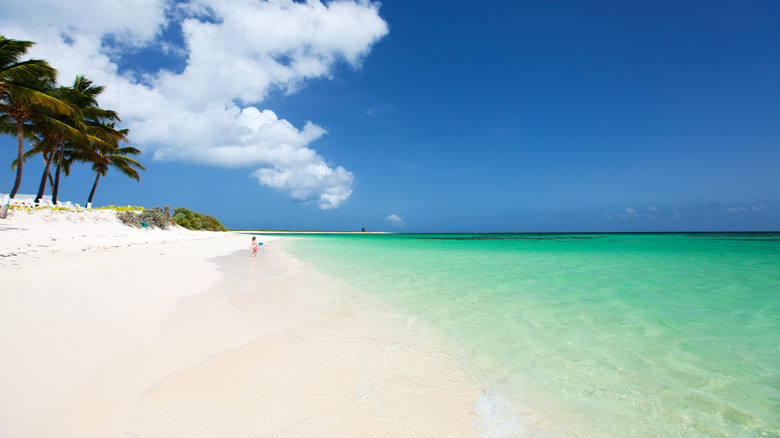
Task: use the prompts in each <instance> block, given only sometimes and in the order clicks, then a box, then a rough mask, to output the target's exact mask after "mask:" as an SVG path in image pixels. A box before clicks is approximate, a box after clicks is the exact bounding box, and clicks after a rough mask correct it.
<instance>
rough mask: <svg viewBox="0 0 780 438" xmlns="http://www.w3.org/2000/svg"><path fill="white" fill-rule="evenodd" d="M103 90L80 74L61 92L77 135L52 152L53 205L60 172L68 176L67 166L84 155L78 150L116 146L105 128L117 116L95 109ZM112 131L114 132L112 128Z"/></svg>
mask: <svg viewBox="0 0 780 438" xmlns="http://www.w3.org/2000/svg"><path fill="white" fill-rule="evenodd" d="M103 90H104V87H102V86H97V85H94V84H93V82H92V81H91V80H89V79H87V78H86V77H84V76H80V75H79V76H76V79H75V80H74V81H73V85H72V86H70V87H66V88H62V89H61V93H62V98H63V100H64V101H66V102H68V103H69V104H70V105H71V107H72V108H73V109H74V113H73V114H72V115H71V116H69V117H68V118H67V119H68V124H69V125H71V126H73V127H74V128H77V129H78V130H79V131H80V134H79V135H68V136H66V138H65V141H62V142H60V143H59V148H58V149H57V151H56V152H55V153H56V156H55V159H56V160H57V161H56V169H57V170H56V173H55V177H54V188H53V189H52V202H54V203H57V196H58V194H59V186H60V174H61V173H62V171H63V170H64V171H65V174H66V175H67V174H68V169H69V166H70V163H72V162H73V160H74V159H77V157H78V156H80V155H83V154H81V152H80V151H87V152H89V151H94V150H96V149H101V148H102V149H104V150H110V149H112V148H114V147H115V144H116V143H112V141H111V140H112V137H111V136H110V135H108V134H107V132H108V131H107V130H106V127H105V126H104V125H105V124H107V123H113V122H115V121H119V116H118V115H117V114H116V112H114V111H111V110H105V109H102V108H100V107H99V106H98V103H97V97H98V95H100V93H102V92H103ZM111 130H112V131H113V125H112V126H111ZM120 137H121V138H124V137H123V136H120Z"/></svg>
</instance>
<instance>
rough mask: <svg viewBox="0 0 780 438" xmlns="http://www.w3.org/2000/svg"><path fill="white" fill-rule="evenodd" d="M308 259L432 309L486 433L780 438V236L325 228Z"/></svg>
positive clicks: (410, 309) (289, 243) (308, 247)
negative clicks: (474, 389) (475, 394)
mask: <svg viewBox="0 0 780 438" xmlns="http://www.w3.org/2000/svg"><path fill="white" fill-rule="evenodd" d="M298 236H299V237H298V238H294V239H287V240H285V242H286V243H285V249H286V250H287V251H289V252H290V253H291V254H293V255H294V256H295V257H296V258H298V259H300V260H302V261H303V262H307V263H312V264H314V265H316V266H318V267H319V268H321V269H322V270H324V271H325V272H326V273H328V274H329V275H331V276H334V277H336V278H339V279H341V280H344V281H346V282H348V283H350V284H352V285H354V286H356V287H357V288H359V290H362V291H363V292H364V293H367V294H371V295H373V296H375V297H379V298H381V299H382V300H384V301H386V302H387V303H389V304H390V305H392V306H394V307H395V308H397V309H398V310H399V311H401V312H404V313H406V314H407V315H410V317H415V318H420V319H422V320H424V321H426V322H428V323H430V324H432V325H433V326H435V327H436V328H437V329H438V331H441V332H442V333H443V334H444V335H445V336H446V337H447V338H448V339H449V340H450V341H452V342H453V345H455V351H454V352H453V354H456V355H457V358H458V360H459V361H460V362H461V363H462V365H463V367H465V368H466V369H467V370H468V371H470V372H471V373H472V374H473V375H474V376H475V379H477V381H478V382H480V383H481V385H482V386H483V387H484V389H485V393H484V395H482V396H480V397H479V398H478V399H476V400H475V401H474V404H473V406H471V410H472V412H473V413H474V414H476V416H477V420H476V421H475V426H476V427H477V428H478V429H479V432H480V436H483V437H515V436H517V437H548V436H549V437H555V436H583V437H591V436H592V437H602V436H603V437H660V436H664V437H780V234H778V233H747V234H739V233H722V234H721V233H690V234H684V233H680V234H677V233H675V234H358V233H356V234H343V235H336V234H310V235H303V236H301V235H298Z"/></svg>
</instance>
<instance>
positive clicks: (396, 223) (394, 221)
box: [385, 214, 404, 227]
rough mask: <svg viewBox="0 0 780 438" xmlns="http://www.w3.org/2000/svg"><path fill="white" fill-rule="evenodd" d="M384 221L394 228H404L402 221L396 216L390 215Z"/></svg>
mask: <svg viewBox="0 0 780 438" xmlns="http://www.w3.org/2000/svg"><path fill="white" fill-rule="evenodd" d="M385 220H386V221H387V222H390V223H391V224H392V225H394V226H396V227H402V226H404V220H403V219H401V217H400V216H398V215H396V214H391V215H390V216H388V217H386V218H385Z"/></svg>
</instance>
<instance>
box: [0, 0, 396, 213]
mask: <svg viewBox="0 0 780 438" xmlns="http://www.w3.org/2000/svg"><path fill="white" fill-rule="evenodd" d="M0 27H2V28H3V31H4V33H5V36H6V37H8V38H14V39H27V40H32V41H36V42H37V43H38V45H37V46H35V48H34V49H33V50H32V51H31V54H32V55H33V56H36V57H40V58H43V59H46V60H48V61H49V62H50V63H51V64H52V65H53V66H54V67H55V68H57V69H58V70H59V71H60V80H61V81H62V82H63V83H68V82H69V81H71V80H72V78H73V77H75V75H76V74H84V75H86V76H87V77H89V78H90V79H92V80H94V81H95V82H96V83H98V84H100V85H104V86H105V87H106V91H105V92H104V94H103V95H102V96H101V102H100V103H101V105H102V106H103V107H105V108H110V109H114V110H116V111H117V112H118V113H119V114H120V115H121V116H122V119H123V123H124V126H126V127H128V128H130V130H131V137H130V138H131V141H132V142H133V143H134V144H135V145H136V146H139V147H140V148H142V149H143V150H144V151H145V152H150V153H152V155H153V157H154V158H155V159H159V160H177V161H190V162H198V163H206V164H211V165H216V166H226V167H246V166H254V167H255V168H256V169H257V170H255V171H254V172H252V175H253V176H254V177H256V178H257V181H258V182H259V183H260V184H263V185H267V186H269V187H272V188H275V189H279V190H284V191H286V192H287V193H288V194H289V195H290V196H291V197H292V198H293V199H295V200H298V201H301V202H315V203H317V204H318V205H319V206H320V207H321V208H336V207H338V206H339V204H341V203H342V202H344V201H345V200H346V199H347V198H349V196H350V195H351V193H352V185H353V183H354V180H355V177H354V175H353V174H352V173H351V172H349V171H348V170H346V169H344V168H343V167H341V166H336V165H331V164H329V163H328V161H327V160H326V159H325V158H323V157H322V156H321V155H320V154H319V153H318V152H317V151H316V150H315V149H313V148H312V147H311V144H312V143H313V142H314V141H316V140H317V139H320V138H321V137H322V136H323V135H325V134H326V131H325V129H323V128H322V127H320V126H318V125H316V124H315V123H312V122H307V123H306V124H305V125H304V126H303V127H302V128H298V127H295V126H293V125H292V124H291V123H290V122H288V121H287V120H285V119H281V118H279V117H278V116H277V114H276V113H275V112H274V111H272V110H270V109H261V108H260V107H259V104H261V103H262V101H263V99H265V98H266V97H267V95H268V93H269V92H271V91H273V90H281V91H283V92H286V93H293V92H296V91H298V90H300V89H301V88H302V87H303V85H304V84H305V82H306V81H307V80H310V79H313V78H330V77H331V76H332V72H333V69H334V66H336V65H337V64H338V63H346V64H348V65H350V66H352V67H353V68H359V67H360V64H361V62H362V60H363V59H364V57H365V56H367V55H368V53H369V52H370V50H371V47H372V46H373V44H374V43H376V42H377V41H378V40H379V39H380V38H382V37H383V36H384V35H385V34H387V32H388V28H387V23H385V21H384V20H382V18H381V17H380V16H379V12H378V4H377V3H372V2H369V1H367V0H339V1H333V2H330V3H322V2H320V1H319V0H309V1H307V2H305V3H298V2H293V1H292V0H193V1H190V2H186V3H177V2H170V1H166V0H100V1H97V0H73V1H68V2H62V1H59V0H28V1H27V2H16V3H14V4H13V5H8V7H7V8H5V7H4V11H3V16H2V17H0ZM144 51H145V52H144ZM141 52H144V53H147V54H148V53H153V54H155V58H160V59H162V58H166V57H167V58H166V59H168V60H169V61H170V62H168V63H167V64H165V65H167V67H166V68H163V67H161V66H160V65H149V64H142V63H138V62H135V63H132V62H130V61H129V59H130V57H132V56H133V55H137V54H138V53H141ZM144 59H151V58H144ZM176 61H177V62H178V63H179V64H180V65H181V67H180V68H176V67H173V66H172V65H175V64H176Z"/></svg>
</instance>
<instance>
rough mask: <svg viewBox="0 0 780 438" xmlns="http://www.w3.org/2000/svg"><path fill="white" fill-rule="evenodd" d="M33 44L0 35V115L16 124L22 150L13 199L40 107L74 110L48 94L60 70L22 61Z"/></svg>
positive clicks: (4, 213)
mask: <svg viewBox="0 0 780 438" xmlns="http://www.w3.org/2000/svg"><path fill="white" fill-rule="evenodd" d="M33 44H35V43H33V42H31V41H18V40H12V39H8V38H5V37H3V36H0V114H2V116H3V117H4V120H3V122H4V123H6V124H8V123H15V125H16V137H17V149H18V151H17V152H18V153H17V163H18V164H17V167H16V180H15V181H14V187H13V189H12V190H11V193H10V197H11V198H13V197H14V196H16V193H17V191H18V190H19V186H20V185H21V183H22V163H23V155H24V137H25V125H26V124H28V123H30V122H31V121H32V120H33V117H34V115H35V114H36V111H37V109H38V108H40V107H46V108H50V109H51V110H54V111H58V112H62V113H69V112H70V111H71V109H70V107H69V106H68V105H67V104H65V103H64V102H62V101H60V100H59V99H57V98H55V97H53V96H51V95H50V94H48V93H46V89H47V87H51V85H52V84H53V83H54V81H55V79H56V76H57V71H56V70H55V69H54V68H52V67H51V66H49V64H48V63H47V62H46V61H43V60H40V59H29V60H26V61H21V60H20V59H21V58H22V57H23V56H24V55H25V54H26V53H27V50H28V49H29V48H30V47H31V46H32V45H33ZM4 131H5V130H4ZM7 209H8V206H7V205H3V209H2V211H1V212H0V218H4V217H5V215H6V211H7Z"/></svg>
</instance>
